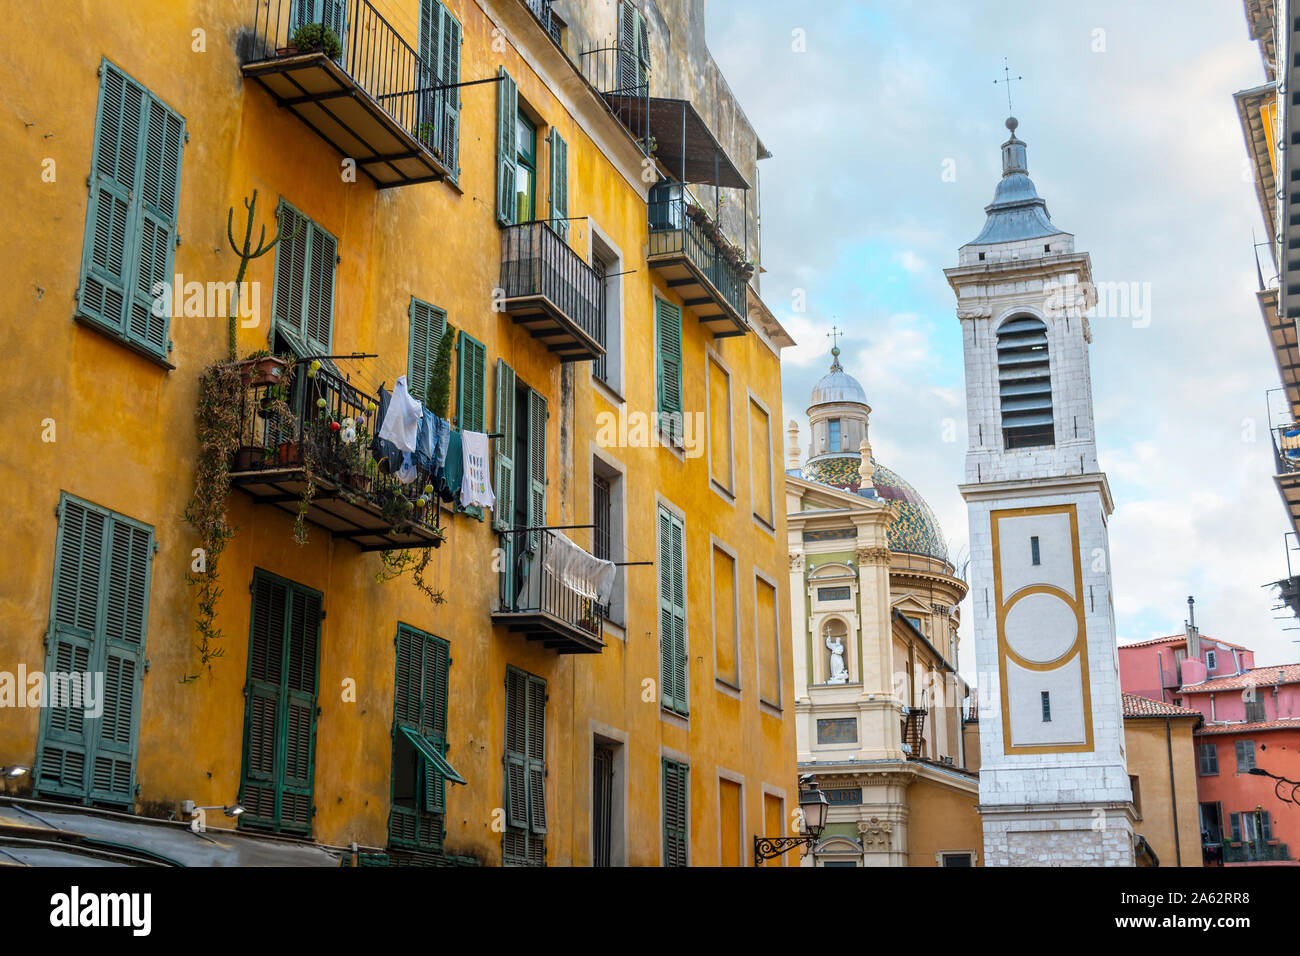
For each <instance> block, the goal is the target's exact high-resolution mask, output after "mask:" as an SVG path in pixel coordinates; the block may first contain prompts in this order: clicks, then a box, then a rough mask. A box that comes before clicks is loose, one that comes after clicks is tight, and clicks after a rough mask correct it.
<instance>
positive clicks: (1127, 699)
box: [1124, 694, 1201, 717]
mask: <svg viewBox="0 0 1300 956" xmlns="http://www.w3.org/2000/svg"><path fill="white" fill-rule="evenodd" d="M1124 716H1125V717H1200V716H1201V714H1200V712H1199V711H1195V710H1192V709H1190V708H1188V707H1176V706H1174V705H1173V704H1166V703H1165V702H1164V701H1160V700H1153V699H1152V698H1150V697H1142V696H1140V695H1138V694H1125V695H1124Z"/></svg>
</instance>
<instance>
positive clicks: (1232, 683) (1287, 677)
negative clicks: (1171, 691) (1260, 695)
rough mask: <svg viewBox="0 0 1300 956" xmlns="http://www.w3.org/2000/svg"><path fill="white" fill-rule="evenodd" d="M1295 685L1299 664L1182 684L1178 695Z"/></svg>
mask: <svg viewBox="0 0 1300 956" xmlns="http://www.w3.org/2000/svg"><path fill="white" fill-rule="evenodd" d="M1297 683H1300V664H1277V665H1275V666H1273V667H1256V668H1255V669H1254V670H1250V671H1246V672H1245V673H1244V674H1236V675H1234V676H1232V677H1212V678H1210V679H1209V680H1207V681H1202V682H1201V683H1199V684H1184V685H1183V687H1182V690H1180V691H1179V693H1187V694H1203V693H1209V692H1210V691H1219V690H1238V689H1241V688H1245V687H1267V686H1268V685H1270V684H1297Z"/></svg>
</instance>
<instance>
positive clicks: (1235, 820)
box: [1228, 813, 1241, 843]
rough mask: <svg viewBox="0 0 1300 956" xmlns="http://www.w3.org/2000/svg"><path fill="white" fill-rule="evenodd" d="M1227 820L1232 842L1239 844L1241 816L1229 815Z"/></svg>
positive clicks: (1236, 814) (1237, 814) (1238, 814)
mask: <svg viewBox="0 0 1300 956" xmlns="http://www.w3.org/2000/svg"><path fill="white" fill-rule="evenodd" d="M1228 820H1229V822H1230V824H1231V826H1232V842H1233V843H1240V842H1241V814H1240V813H1234V814H1231V815H1230V816H1229V818H1228Z"/></svg>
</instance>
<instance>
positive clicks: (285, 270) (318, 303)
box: [273, 199, 338, 358]
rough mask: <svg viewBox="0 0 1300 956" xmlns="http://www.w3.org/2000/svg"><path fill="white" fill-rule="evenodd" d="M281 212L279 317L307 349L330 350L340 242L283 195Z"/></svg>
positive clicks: (277, 277)
mask: <svg viewBox="0 0 1300 956" xmlns="http://www.w3.org/2000/svg"><path fill="white" fill-rule="evenodd" d="M277 215H278V217H279V220H280V234H281V235H282V236H283V237H284V238H282V239H281V240H280V242H279V244H278V245H277V246H276V249H275V305H274V310H273V311H274V313H275V321H276V323H277V324H278V325H281V326H283V327H285V328H287V329H289V330H290V332H291V333H293V334H295V335H296V336H297V337H298V339H299V341H302V342H305V343H306V345H307V347H308V348H309V349H316V350H318V351H319V352H320V354H322V355H328V354H329V352H330V343H331V342H332V341H333V337H334V269H335V265H336V264H337V262H338V242H337V241H336V240H335V239H334V237H333V236H331V235H330V234H329V233H328V232H326V231H325V230H324V229H322V228H321V227H320V226H318V225H316V223H314V222H312V221H311V220H310V219H308V218H307V217H306V216H304V215H303V214H302V213H301V212H299V211H298V210H297V209H295V208H294V207H293V206H291V205H289V204H288V203H287V202H285V201H284V200H283V199H281V200H280V208H279V211H278V213H277ZM303 357H304V356H299V358H303Z"/></svg>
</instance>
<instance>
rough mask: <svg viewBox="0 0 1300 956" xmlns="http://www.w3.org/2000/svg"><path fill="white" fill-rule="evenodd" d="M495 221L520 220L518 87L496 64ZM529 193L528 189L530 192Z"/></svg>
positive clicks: (507, 224)
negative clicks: (517, 211)
mask: <svg viewBox="0 0 1300 956" xmlns="http://www.w3.org/2000/svg"><path fill="white" fill-rule="evenodd" d="M497 75H498V76H499V77H500V80H498V81H497V196H496V199H497V222H498V223H500V224H501V225H503V226H509V225H511V224H512V223H516V222H519V219H518V217H517V216H516V214H515V213H516V209H517V206H518V202H519V195H518V192H517V188H518V187H517V185H516V182H515V180H516V173H517V170H518V163H519V149H520V144H519V88H518V86H516V85H515V81H514V80H513V79H512V78H511V76H510V74H509V73H507V72H506V68H505V67H504V66H500V67H497ZM530 195H531V192H530Z"/></svg>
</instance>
